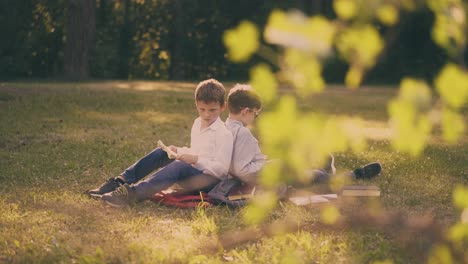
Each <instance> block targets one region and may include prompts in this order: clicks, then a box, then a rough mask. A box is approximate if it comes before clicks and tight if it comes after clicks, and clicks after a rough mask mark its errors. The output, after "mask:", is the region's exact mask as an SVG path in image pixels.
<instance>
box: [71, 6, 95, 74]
mask: <svg viewBox="0 0 468 264" xmlns="http://www.w3.org/2000/svg"><path fill="white" fill-rule="evenodd" d="M66 23H67V24H66V29H67V33H66V34H67V35H66V36H67V37H66V43H65V51H64V74H65V77H66V78H68V79H72V80H79V79H85V78H88V77H89V57H90V53H91V50H92V48H93V47H94V40H95V33H96V0H69V1H68V12H67V22H66Z"/></svg>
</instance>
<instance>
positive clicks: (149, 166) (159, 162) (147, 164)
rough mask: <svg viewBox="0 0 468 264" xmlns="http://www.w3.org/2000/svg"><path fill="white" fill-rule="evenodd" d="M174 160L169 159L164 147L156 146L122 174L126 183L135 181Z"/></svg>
mask: <svg viewBox="0 0 468 264" xmlns="http://www.w3.org/2000/svg"><path fill="white" fill-rule="evenodd" d="M172 161H174V160H171V159H169V157H168V156H167V153H166V152H165V151H164V150H163V149H162V148H156V149H154V150H153V151H151V152H150V153H148V154H147V155H146V156H144V157H143V158H141V159H140V160H138V161H137V162H135V163H134V164H133V165H132V166H130V167H128V168H127V169H126V170H125V171H124V172H122V174H120V175H121V176H122V177H123V179H124V180H125V182H126V183H135V182H137V181H139V180H141V179H143V178H144V177H145V176H146V175H148V174H149V173H150V172H152V171H154V170H156V169H159V168H162V167H164V166H166V165H167V164H169V163H171V162H172Z"/></svg>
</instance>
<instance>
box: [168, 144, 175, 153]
mask: <svg viewBox="0 0 468 264" xmlns="http://www.w3.org/2000/svg"><path fill="white" fill-rule="evenodd" d="M168 148H169V149H170V150H172V151H174V152H175V153H177V147H176V146H173V145H170V146H169V147H168Z"/></svg>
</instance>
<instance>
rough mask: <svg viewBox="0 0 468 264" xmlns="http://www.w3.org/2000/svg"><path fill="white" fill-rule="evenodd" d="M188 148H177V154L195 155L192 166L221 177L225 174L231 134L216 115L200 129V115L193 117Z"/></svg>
mask: <svg viewBox="0 0 468 264" xmlns="http://www.w3.org/2000/svg"><path fill="white" fill-rule="evenodd" d="M190 141H191V142H190V148H187V147H183V148H177V154H191V155H197V156H198V161H197V163H195V164H192V166H193V167H194V168H196V169H199V170H201V171H202V172H203V173H206V174H209V175H212V176H215V177H218V178H220V177H222V176H225V175H227V173H228V170H229V166H230V164H231V158H232V144H233V142H232V134H231V132H230V131H229V130H228V129H227V128H226V126H225V125H224V123H223V121H221V118H219V117H218V119H217V120H216V121H214V122H213V123H212V124H211V125H210V126H209V127H207V128H204V129H203V130H202V129H201V121H200V117H198V118H197V119H195V121H194V122H193V126H192V132H191V134H190Z"/></svg>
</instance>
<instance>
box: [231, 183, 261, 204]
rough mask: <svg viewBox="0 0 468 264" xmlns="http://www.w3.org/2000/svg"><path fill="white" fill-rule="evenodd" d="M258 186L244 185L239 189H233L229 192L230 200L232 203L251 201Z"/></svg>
mask: <svg viewBox="0 0 468 264" xmlns="http://www.w3.org/2000/svg"><path fill="white" fill-rule="evenodd" d="M255 190H256V186H255V185H247V184H242V185H240V186H238V187H234V188H232V190H231V191H230V192H229V195H228V199H229V200H230V201H235V200H242V199H251V198H252V197H253V196H254V194H255Z"/></svg>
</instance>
